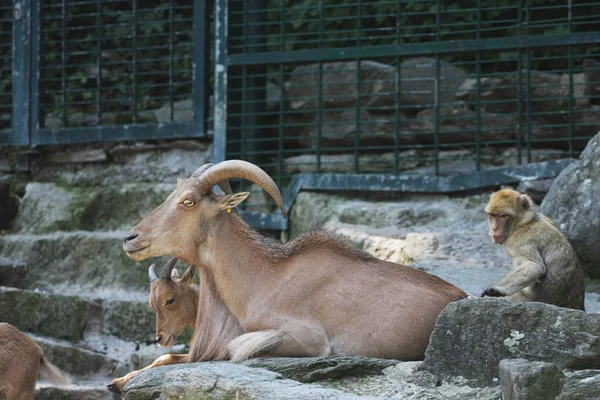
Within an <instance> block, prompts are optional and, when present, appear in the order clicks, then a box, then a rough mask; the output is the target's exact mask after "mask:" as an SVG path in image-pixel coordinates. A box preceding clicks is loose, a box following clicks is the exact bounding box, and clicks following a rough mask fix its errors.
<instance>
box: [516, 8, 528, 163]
mask: <svg viewBox="0 0 600 400" xmlns="http://www.w3.org/2000/svg"><path fill="white" fill-rule="evenodd" d="M522 1H523V0H520V1H519V2H518V9H517V35H518V37H521V35H522V30H523V13H522V12H521V10H522V8H523V7H522ZM524 1H527V0H524ZM522 111H523V50H521V48H520V47H519V49H518V50H517V161H518V163H519V165H521V164H522V163H523V123H522V122H523V115H522Z"/></svg>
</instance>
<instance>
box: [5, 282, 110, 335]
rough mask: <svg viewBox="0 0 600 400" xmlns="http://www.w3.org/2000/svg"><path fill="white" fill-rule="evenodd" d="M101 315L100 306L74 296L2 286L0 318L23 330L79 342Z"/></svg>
mask: <svg viewBox="0 0 600 400" xmlns="http://www.w3.org/2000/svg"><path fill="white" fill-rule="evenodd" d="M101 314H102V308H101V307H100V306H99V305H97V304H93V303H91V302H89V301H85V300H81V299H80V298H78V297H75V296H62V295H55V294H48V293H39V292H34V291H30V290H19V289H14V288H7V287H0V321H3V322H8V323H9V324H12V325H14V326H16V327H17V328H19V329H20V330H22V331H24V332H32V333H38V334H41V335H44V336H50V337H53V338H57V339H66V340H71V341H77V340H81V339H83V333H84V331H85V330H86V328H87V326H88V324H89V323H90V322H91V320H92V319H94V318H95V317H96V316H98V315H101Z"/></svg>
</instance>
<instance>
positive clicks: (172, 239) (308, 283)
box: [123, 162, 467, 361]
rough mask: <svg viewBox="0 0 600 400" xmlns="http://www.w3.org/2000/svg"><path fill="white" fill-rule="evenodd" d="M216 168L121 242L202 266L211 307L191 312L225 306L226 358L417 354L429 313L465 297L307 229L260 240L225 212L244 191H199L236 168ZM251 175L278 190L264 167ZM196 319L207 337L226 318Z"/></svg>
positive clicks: (135, 250) (138, 255) (140, 255)
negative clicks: (288, 238)
mask: <svg viewBox="0 0 600 400" xmlns="http://www.w3.org/2000/svg"><path fill="white" fill-rule="evenodd" d="M226 163H228V162H224V163H223V165H225V164H226ZM228 165H233V164H228ZM235 165H236V168H237V165H240V163H239V162H236V163H235ZM212 168H219V165H217V166H215V167H212ZM225 168H227V167H225ZM254 170H255V171H256V168H255V169H254ZM214 171H217V170H214ZM218 171H219V172H218V173H217V172H214V173H212V172H213V170H212V169H208V170H207V171H206V172H205V173H204V174H203V175H200V176H199V177H198V176H192V177H191V178H189V179H187V180H186V181H182V182H180V183H179V186H178V187H177V189H175V191H174V192H173V193H172V194H171V195H170V196H169V198H168V199H167V200H166V201H165V202H164V203H163V204H162V205H160V206H159V207H157V208H156V209H155V210H154V211H152V212H151V213H150V214H148V216H146V217H145V218H144V219H143V220H142V221H141V222H140V223H139V224H138V225H137V226H136V227H135V228H134V229H132V230H131V232H130V235H129V236H128V238H127V239H126V240H125V242H124V244H123V248H124V250H125V251H127V253H128V255H129V256H130V257H132V258H134V259H136V260H142V259H145V258H148V257H154V256H159V255H163V254H170V255H172V256H175V257H177V258H179V259H181V260H182V261H184V262H185V263H188V264H195V265H199V266H200V268H201V269H202V270H206V271H208V272H209V273H210V277H211V278H212V279H213V281H214V285H210V286H209V288H208V290H211V286H212V287H213V289H214V293H215V296H212V297H209V298H210V299H212V300H211V304H213V305H212V307H207V308H206V310H207V312H206V313H205V312H202V311H201V310H199V315H207V314H208V312H210V313H215V312H217V313H218V312H220V311H223V310H228V313H224V317H223V318H226V319H227V318H228V317H227V316H228V315H229V314H231V316H233V317H234V318H235V320H237V321H238V322H239V327H240V329H241V331H238V332H235V334H238V335H239V336H237V337H235V339H233V340H231V341H230V342H229V343H228V344H227V346H226V350H227V352H228V354H229V355H230V357H231V359H232V360H234V361H239V360H243V359H246V358H248V357H254V356H256V355H258V354H262V355H268V356H296V357H301V356H328V355H363V356H371V357H383V358H398V359H403V360H418V359H422V358H423V356H424V352H425V348H426V347H427V344H428V343H429V336H430V334H431V331H432V330H433V327H434V325H435V320H436V318H437V316H438V314H439V313H440V312H441V311H442V310H443V309H444V307H445V306H446V305H447V304H448V303H449V302H452V301H456V300H459V299H462V298H465V297H466V296H467V295H466V294H465V293H464V292H463V291H461V290H460V289H458V288H457V287H456V286H454V285H452V284H450V283H448V282H445V281H443V280H442V279H440V278H438V277H435V276H433V275H431V274H428V273H426V272H424V271H420V270H416V269H413V268H410V267H408V266H405V265H399V264H394V263H389V262H384V261H381V260H378V259H377V258H375V257H372V256H370V255H368V254H366V253H364V252H362V251H359V250H356V249H354V248H352V247H351V246H348V245H347V244H345V243H343V242H341V241H340V240H339V239H336V238H334V237H333V236H331V235H329V234H325V233H321V232H311V233H308V234H305V235H302V236H301V237H299V238H298V239H296V240H295V241H293V242H291V243H289V244H286V245H279V244H274V243H270V242H266V241H265V240H264V239H263V238H262V237H261V236H260V235H259V234H258V233H256V231H254V230H253V229H252V228H251V227H249V226H248V225H247V224H246V223H245V222H244V221H243V219H242V218H240V217H239V216H237V215H236V214H235V213H228V212H227V210H228V209H231V208H234V207H235V206H237V204H239V203H240V202H241V201H242V200H243V199H244V198H245V197H246V196H247V194H245V193H239V194H233V195H224V196H220V197H216V196H215V195H213V194H212V193H211V192H210V190H209V189H207V188H208V186H210V185H207V184H206V182H204V181H203V179H204V178H206V176H208V175H211V173H212V176H213V177H214V176H216V177H217V178H218V179H220V180H225V179H230V178H231V177H233V175H235V174H237V173H238V172H237V171H234V172H231V170H230V172H227V173H225V172H223V171H225V169H224V168H220V169H218ZM253 173H254V172H253ZM236 176H245V177H251V174H248V173H247V171H246V172H244V173H242V172H240V175H236ZM206 179H207V178H206ZM253 179H254V178H253ZM255 182H261V183H262V184H263V185H265V187H266V186H270V189H269V190H270V191H271V193H277V192H278V191H276V190H275V189H273V185H274V183H273V182H272V180H270V178H269V177H268V176H266V174H264V172H263V173H262V175H261V176H260V177H258V176H256V177H255ZM279 203H281V201H279ZM185 204H187V206H186V205H185ZM207 281H208V280H207ZM221 305H222V306H221ZM223 312H224V311H223ZM202 318H204V317H202ZM215 320H216V321H218V320H219V318H216V319H215V318H210V319H209V321H212V322H214V321H215ZM197 322H198V327H197V329H204V330H206V331H207V332H208V331H211V330H212V332H213V335H215V336H214V337H217V339H214V340H217V342H219V341H220V340H221V336H220V333H219V332H223V330H221V329H219V327H221V326H222V327H225V326H227V325H228V324H229V323H218V324H217V325H218V326H217V329H216V330H215V329H209V328H206V327H204V326H203V323H202V322H201V321H197ZM232 325H235V324H234V323H232ZM228 329H233V330H237V328H235V327H234V328H228ZM240 332H245V333H242V334H240ZM204 337H205V336H204V335H199V334H198V333H197V334H196V336H195V339H194V344H193V345H192V347H193V348H197V349H200V348H203V349H204V350H198V353H197V354H198V355H199V354H201V353H203V352H204V351H206V349H207V348H209V347H210V346H205V345H203V346H200V344H199V343H200V341H201V340H204V339H201V338H204ZM216 347H217V348H220V347H219V346H216Z"/></svg>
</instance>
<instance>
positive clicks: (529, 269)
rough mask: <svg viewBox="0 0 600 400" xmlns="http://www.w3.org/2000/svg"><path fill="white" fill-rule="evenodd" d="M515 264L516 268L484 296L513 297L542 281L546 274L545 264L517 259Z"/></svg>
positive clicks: (487, 290) (486, 291)
mask: <svg viewBox="0 0 600 400" xmlns="http://www.w3.org/2000/svg"><path fill="white" fill-rule="evenodd" d="M513 264H514V265H515V267H516V268H515V269H514V270H513V271H511V272H510V273H509V274H508V275H506V277H505V278H504V279H503V280H502V281H501V282H500V283H499V284H497V285H492V286H490V287H488V288H487V289H486V290H485V291H484V292H483V295H482V296H494V297H504V296H511V295H513V294H515V293H517V292H519V291H520V290H522V289H524V288H526V287H528V286H531V285H533V284H534V283H535V282H537V281H539V280H541V279H542V278H543V277H544V275H545V274H546V266H545V265H544V264H543V263H537V262H535V261H531V260H528V259H524V258H520V257H516V258H514V260H513Z"/></svg>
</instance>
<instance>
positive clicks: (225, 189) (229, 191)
mask: <svg viewBox="0 0 600 400" xmlns="http://www.w3.org/2000/svg"><path fill="white" fill-rule="evenodd" d="M213 165H215V164H213V163H206V164H204V165H203V166H201V167H200V168H198V169H197V170H195V171H194V173H193V174H192V175H191V176H190V178H198V177H200V176H201V175H202V174H203V173H204V171H206V170H207V169H209V168H210V167H212V166H213ZM217 186H219V187H220V188H221V190H222V191H223V193H225V194H232V193H233V190H232V189H231V185H230V184H229V181H228V180H224V181H221V182H217Z"/></svg>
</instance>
